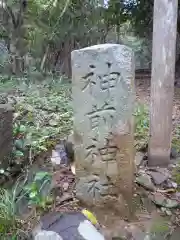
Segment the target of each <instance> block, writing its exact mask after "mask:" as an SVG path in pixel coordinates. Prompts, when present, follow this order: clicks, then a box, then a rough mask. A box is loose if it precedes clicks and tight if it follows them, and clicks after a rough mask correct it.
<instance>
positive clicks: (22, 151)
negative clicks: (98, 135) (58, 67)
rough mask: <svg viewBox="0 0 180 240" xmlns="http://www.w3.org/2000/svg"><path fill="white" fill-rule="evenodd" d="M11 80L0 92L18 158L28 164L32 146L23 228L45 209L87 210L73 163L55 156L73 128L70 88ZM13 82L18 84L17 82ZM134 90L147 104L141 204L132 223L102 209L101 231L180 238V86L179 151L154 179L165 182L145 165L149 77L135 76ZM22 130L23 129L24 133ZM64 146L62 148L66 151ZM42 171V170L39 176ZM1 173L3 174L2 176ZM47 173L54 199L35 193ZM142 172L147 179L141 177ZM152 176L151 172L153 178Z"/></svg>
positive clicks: (137, 198)
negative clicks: (9, 109) (9, 110)
mask: <svg viewBox="0 0 180 240" xmlns="http://www.w3.org/2000/svg"><path fill="white" fill-rule="evenodd" d="M8 84H9V83H8V82H5V84H4V83H3V84H2V85H3V86H2V87H1V86H0V89H1V92H3V93H4V92H6V93H7V94H5V98H8V102H11V103H12V104H13V106H14V108H15V118H14V130H15V131H14V132H15V133H14V139H15V147H16V151H15V158H17V159H18V160H20V161H23V164H24V162H25V161H24V159H25V158H26V157H27V156H26V150H27V149H26V146H29V144H30V145H31V148H30V149H31V151H30V152H29V150H28V164H27V165H25V166H24V165H20V168H21V169H22V168H24V171H23V174H25V175H26V174H27V172H28V175H30V177H28V179H30V181H29V180H28V181H27V182H25V186H23V187H21V189H23V190H24V189H27V187H28V189H29V190H28V191H29V195H28V198H26V199H23V201H24V202H23V205H24V206H27V205H28V204H29V202H31V207H30V208H29V207H28V211H26V210H27V209H23V211H24V212H23V225H24V227H25V228H24V230H25V231H27V230H30V231H31V230H32V228H33V226H36V225H37V222H39V221H40V216H42V215H44V214H45V213H48V212H57V211H58V212H61V213H62V212H74V211H81V210H82V209H83V206H81V205H79V202H78V201H77V199H76V198H75V194H74V184H75V171H74V168H73V165H72V166H71V168H69V167H58V166H57V165H56V164H55V162H56V161H57V162H58V161H60V159H58V158H59V153H57V149H56V146H57V145H56V144H57V143H58V142H59V138H61V139H62V138H63V139H66V138H67V136H68V135H69V134H70V132H71V130H72V108H71V104H70V102H71V93H70V91H69V86H66V85H65V86H63V87H62V86H59V82H57V81H55V82H53V83H52V80H50V82H49V83H48V82H47V81H45V82H44V83H40V84H39V85H37V84H34V85H31V86H26V85H22V84H21V86H18V87H17V86H14V87H12V83H10V84H9V86H8ZM13 84H14V85H16V84H15V83H14V82H13ZM3 87H4V89H5V91H4V89H3ZM136 95H137V102H139V103H140V105H142V106H144V105H145V107H147V109H145V108H144V107H141V106H140V107H139V106H138V111H137V112H136V115H135V116H136V134H135V138H136V142H137V144H136V151H137V153H138V154H137V156H136V157H137V161H138V163H137V172H136V177H137V178H136V185H135V188H136V189H135V195H134V199H133V201H134V202H135V206H136V207H137V209H136V214H135V215H136V216H135V218H133V219H132V221H131V222H127V221H125V220H123V219H122V218H121V217H120V216H111V217H109V216H104V214H103V213H102V214H101V215H100V216H99V218H98V220H99V222H100V224H101V225H102V228H101V230H102V232H103V234H105V236H106V237H107V240H108V239H112V237H113V236H114V237H117V236H119V237H120V236H122V237H124V235H126V237H127V239H128V240H129V239H133V240H141V239H142V240H145V239H146V240H147V239H149V240H156V239H157V240H161V239H170V240H177V239H179V237H178V238H177V237H176V236H175V235H177V236H179V234H180V229H179V227H178V226H180V224H179V223H180V221H179V216H180V214H179V207H177V205H178V206H179V204H180V189H179V186H180V173H179V172H180V171H179V167H178V160H179V155H178V154H179V152H180V138H179V136H180V88H175V97H174V106H173V117H172V118H173V146H175V148H176V151H175V154H173V155H175V156H173V159H172V162H171V163H172V164H171V166H170V168H168V169H165V171H166V170H167V171H166V172H165V173H164V169H160V170H163V173H162V172H161V173H159V171H160V170H159V169H154V170H153V171H155V172H156V173H158V174H159V175H158V177H157V178H156V177H155V180H158V181H159V180H160V182H161V183H154V182H153V181H151V180H152V179H153V177H154V174H153V173H152V169H149V168H147V166H146V160H147V159H146V152H142V151H141V150H142V147H143V146H146V144H147V141H148V130H149V125H148V124H149V118H148V108H149V100H150V77H149V76H141V77H140V78H139V79H138V80H136ZM0 100H1V99H0ZM22 129H23V131H24V133H23V134H22ZM37 130H38V131H37ZM61 147H62V146H61ZM28 149H29V148H28ZM58 151H59V150H58ZM63 151H64V150H63V149H62V148H61V153H62V154H63ZM33 156H35V159H34V160H35V161H34V160H33V161H32V159H33ZM144 160H145V161H144ZM16 165H17V164H16ZM16 167H17V166H16ZM174 168H178V174H176V176H175V177H174ZM0 170H1V171H0V174H2V176H4V177H5V180H7V176H8V179H11V180H12V181H14V178H13V177H12V176H11V171H10V170H11V169H10V170H9V169H0ZM71 170H72V171H71ZM39 172H41V176H40V174H39ZM47 173H49V175H48V174H47ZM36 174H37V176H36ZM151 175H152V176H153V177H152V176H151ZM172 175H173V176H172ZM2 176H1V179H3V177H2ZM49 176H51V184H50V187H49V186H47V189H46V190H45V196H46V195H47V193H48V194H49V195H50V196H53V200H52V199H51V201H49V199H48V198H45V199H44V198H41V197H40V196H39V195H36V194H37V191H36V189H35V188H34V187H37V186H36V185H35V180H33V178H36V179H40V178H42V179H40V180H43V181H44V179H45V181H47V182H48V179H49ZM142 176H143V179H142V178H141V177H142ZM144 176H145V178H144ZM149 176H151V177H150V178H149ZM178 176H179V177H178ZM159 178H160V179H159ZM162 178H163V179H164V180H162ZM161 180H162V181H161ZM176 180H177V181H176ZM144 181H145V182H144ZM32 183H33V184H32ZM137 183H138V184H137ZM23 184H24V183H23ZM18 197H19V196H18ZM21 200H22V199H21ZM48 201H49V202H50V203H48ZM19 203H20V206H21V205H22V202H21V201H19ZM21 210H22V209H21ZM0 211H1V209H0ZM95 214H96V213H95ZM108 217H109V221H107V222H113V221H114V222H113V225H111V226H110V225H108V228H107V227H105V225H106V222H104V219H108ZM112 220H113V221H112ZM174 229H176V230H174ZM177 231H178V232H177ZM150 233H151V234H150ZM149 234H150V235H149ZM145 237H147V238H145ZM148 237H149V238H148ZM165 237H166V238H165ZM116 239H118V238H116ZM119 239H120V238H119ZM121 239H122V238H121Z"/></svg>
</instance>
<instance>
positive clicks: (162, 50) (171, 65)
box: [148, 0, 178, 166]
mask: <svg viewBox="0 0 180 240" xmlns="http://www.w3.org/2000/svg"><path fill="white" fill-rule="evenodd" d="M177 9H178V0H154V17H153V21H154V23H153V53H152V78H151V106H150V141H149V158H148V159H149V160H148V164H149V165H151V166H157V165H166V164H168V162H169V159H170V149H171V139H172V107H173V95H174V71H175V51H176V32H177Z"/></svg>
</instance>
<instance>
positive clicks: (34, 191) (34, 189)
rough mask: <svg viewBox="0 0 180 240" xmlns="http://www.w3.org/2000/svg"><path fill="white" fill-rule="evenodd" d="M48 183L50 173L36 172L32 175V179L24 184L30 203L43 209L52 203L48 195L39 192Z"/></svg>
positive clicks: (49, 181)
mask: <svg viewBox="0 0 180 240" xmlns="http://www.w3.org/2000/svg"><path fill="white" fill-rule="evenodd" d="M48 183H51V175H50V174H49V173H48V172H38V173H36V175H35V177H34V181H33V182H32V183H30V184H28V185H27V186H25V191H26V192H27V194H28V198H29V204H30V205H35V206H36V207H37V208H39V209H42V210H45V209H46V208H47V207H48V206H49V204H50V203H52V201H53V199H52V198H51V197H50V196H48V195H47V196H43V194H42V192H41V191H42V189H43V187H44V186H45V185H46V184H48Z"/></svg>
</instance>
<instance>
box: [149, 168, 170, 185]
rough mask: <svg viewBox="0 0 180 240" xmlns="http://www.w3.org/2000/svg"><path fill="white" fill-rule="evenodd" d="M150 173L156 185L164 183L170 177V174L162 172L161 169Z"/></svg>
mask: <svg viewBox="0 0 180 240" xmlns="http://www.w3.org/2000/svg"><path fill="white" fill-rule="evenodd" d="M148 173H149V174H150V176H151V177H152V180H153V182H154V183H155V184H156V185H160V184H162V183H163V182H165V181H166V180H167V179H168V178H169V176H168V175H166V174H163V173H161V172H159V171H149V172H148Z"/></svg>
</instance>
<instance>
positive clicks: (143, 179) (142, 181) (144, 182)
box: [136, 173, 155, 191]
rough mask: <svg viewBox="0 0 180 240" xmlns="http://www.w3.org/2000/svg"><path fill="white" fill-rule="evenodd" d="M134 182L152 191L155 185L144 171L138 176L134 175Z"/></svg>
mask: <svg viewBox="0 0 180 240" xmlns="http://www.w3.org/2000/svg"><path fill="white" fill-rule="evenodd" d="M136 182H137V183H138V184H139V185H141V186H143V187H144V188H146V189H147V190H150V191H154V190H155V186H154V184H153V182H152V180H151V177H150V176H149V175H147V174H146V173H144V174H143V173H142V174H140V175H139V176H138V177H136Z"/></svg>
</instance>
